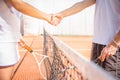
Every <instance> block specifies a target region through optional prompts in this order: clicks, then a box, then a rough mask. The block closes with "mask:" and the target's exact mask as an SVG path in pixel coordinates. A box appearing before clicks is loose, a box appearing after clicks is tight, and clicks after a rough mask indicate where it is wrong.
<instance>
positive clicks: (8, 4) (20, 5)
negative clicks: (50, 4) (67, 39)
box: [0, 0, 57, 80]
mask: <svg viewBox="0 0 120 80" xmlns="http://www.w3.org/2000/svg"><path fill="white" fill-rule="evenodd" d="M33 1H34V0H33ZM17 11H19V12H21V13H23V14H26V15H28V16H32V17H35V18H38V19H43V20H46V21H47V22H49V23H51V24H52V25H55V23H54V22H53V21H52V15H51V14H47V13H44V12H42V11H40V10H38V9H36V8H34V7H33V6H31V5H29V4H28V3H26V2H24V1H23V0H0V80H11V77H12V70H13V66H14V65H15V64H16V63H17V62H18V61H19V51H18V42H19V41H20V37H21V34H20V22H19V19H18V15H16V14H17V13H19V12H17ZM54 19H55V18H54ZM56 19H57V18H56Z"/></svg>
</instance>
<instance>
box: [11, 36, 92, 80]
mask: <svg viewBox="0 0 120 80" xmlns="http://www.w3.org/2000/svg"><path fill="white" fill-rule="evenodd" d="M55 37H57V38H58V39H60V40H62V41H63V42H64V43H66V44H67V45H68V46H70V47H72V48H73V49H75V50H76V51H78V52H79V53H80V54H81V55H83V56H84V57H86V58H87V59H90V52H91V42H92V37H91V36H55ZM23 39H24V41H25V43H26V44H27V45H29V46H30V47H31V48H32V49H33V50H34V52H36V53H39V54H42V53H43V36H24V37H23ZM19 51H20V56H21V58H20V61H19V63H20V62H21V60H22V59H23V57H24V56H25V55H26V56H25V58H24V60H23V61H22V63H21V65H20V67H19V68H18V70H17V71H16V73H15V74H14V77H13V79H12V80H44V78H43V77H42V76H41V74H40V73H39V70H38V66H37V63H36V61H35V59H34V57H33V55H32V54H31V53H29V52H28V51H27V50H25V49H24V48H22V47H21V46H19ZM19 63H18V64H17V65H16V66H15V67H14V71H15V70H16V69H17V67H18V65H19ZM41 69H42V70H43V67H41Z"/></svg>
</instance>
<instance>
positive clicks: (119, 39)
mask: <svg viewBox="0 0 120 80" xmlns="http://www.w3.org/2000/svg"><path fill="white" fill-rule="evenodd" d="M113 43H114V45H116V46H117V47H118V46H120V31H119V32H118V33H117V34H116V35H115V37H114V39H113Z"/></svg>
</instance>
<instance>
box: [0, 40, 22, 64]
mask: <svg viewBox="0 0 120 80" xmlns="http://www.w3.org/2000/svg"><path fill="white" fill-rule="evenodd" d="M19 58H20V55H19V50H18V43H17V42H0V66H11V65H14V64H16V63H17V62H18V61H19Z"/></svg>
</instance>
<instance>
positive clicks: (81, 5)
mask: <svg viewBox="0 0 120 80" xmlns="http://www.w3.org/2000/svg"><path fill="white" fill-rule="evenodd" d="M95 2H96V0H83V1H80V2H78V3H76V4H74V5H73V6H72V7H70V8H68V9H65V10H63V11H61V12H59V13H58V14H61V15H62V17H63V18H64V17H67V16H70V15H73V14H75V13H78V12H80V11H82V10H83V9H85V8H87V7H89V6H91V5H93V4H95Z"/></svg>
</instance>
